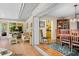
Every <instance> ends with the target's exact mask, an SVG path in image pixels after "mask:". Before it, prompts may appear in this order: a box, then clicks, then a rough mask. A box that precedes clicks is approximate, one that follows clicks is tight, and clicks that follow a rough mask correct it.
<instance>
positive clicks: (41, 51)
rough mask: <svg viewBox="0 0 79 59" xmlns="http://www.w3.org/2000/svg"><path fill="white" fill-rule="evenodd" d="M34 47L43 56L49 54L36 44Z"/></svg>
mask: <svg viewBox="0 0 79 59" xmlns="http://www.w3.org/2000/svg"><path fill="white" fill-rule="evenodd" d="M34 48H35V49H36V50H37V51H38V52H39V53H40V54H42V55H43V56H49V55H48V54H47V53H46V52H44V51H43V50H42V49H40V48H39V47H38V46H34Z"/></svg>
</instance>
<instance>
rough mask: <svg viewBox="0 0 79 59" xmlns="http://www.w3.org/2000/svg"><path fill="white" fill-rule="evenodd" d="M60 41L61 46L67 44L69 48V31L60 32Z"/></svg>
mask: <svg viewBox="0 0 79 59" xmlns="http://www.w3.org/2000/svg"><path fill="white" fill-rule="evenodd" d="M60 39H61V45H63V44H68V45H69V47H70V44H71V43H70V34H69V30H64V29H63V30H61V34H60Z"/></svg>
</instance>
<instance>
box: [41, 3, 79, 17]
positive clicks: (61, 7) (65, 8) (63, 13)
mask: <svg viewBox="0 0 79 59" xmlns="http://www.w3.org/2000/svg"><path fill="white" fill-rule="evenodd" d="M74 5H75V4H73V3H59V4H55V6H54V7H53V5H51V6H50V9H48V10H47V11H45V12H44V13H43V14H41V15H42V16H57V17H68V16H72V15H74V14H75V8H74ZM77 5H78V6H77V8H76V9H77V10H76V13H79V4H78V3H77Z"/></svg>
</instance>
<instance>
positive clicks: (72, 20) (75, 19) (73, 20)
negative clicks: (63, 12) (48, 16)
mask: <svg viewBox="0 0 79 59" xmlns="http://www.w3.org/2000/svg"><path fill="white" fill-rule="evenodd" d="M77 6H78V5H74V7H75V18H74V19H71V20H70V21H71V22H77V21H79V19H77V14H76V7H77Z"/></svg>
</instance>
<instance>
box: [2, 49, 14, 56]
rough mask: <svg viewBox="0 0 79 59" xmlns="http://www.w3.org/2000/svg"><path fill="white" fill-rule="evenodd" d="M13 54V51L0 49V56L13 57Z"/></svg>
mask: <svg viewBox="0 0 79 59" xmlns="http://www.w3.org/2000/svg"><path fill="white" fill-rule="evenodd" d="M12 54H13V53H12V51H10V50H8V49H5V48H0V56H11V55H12Z"/></svg>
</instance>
